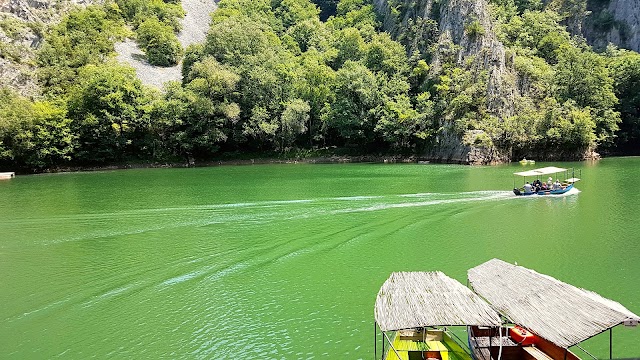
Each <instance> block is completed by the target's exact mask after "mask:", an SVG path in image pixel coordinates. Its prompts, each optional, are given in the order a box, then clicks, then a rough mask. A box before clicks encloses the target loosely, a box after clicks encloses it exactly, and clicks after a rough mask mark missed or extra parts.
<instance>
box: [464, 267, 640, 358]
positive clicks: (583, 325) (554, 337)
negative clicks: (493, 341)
mask: <svg viewBox="0 0 640 360" xmlns="http://www.w3.org/2000/svg"><path fill="white" fill-rule="evenodd" d="M468 276H469V283H470V284H471V286H472V287H473V289H474V291H475V292H476V293H478V294H479V295H480V296H482V297H483V298H485V299H486V300H487V301H489V302H490V303H491V304H492V305H493V307H494V308H495V309H496V310H498V311H499V312H500V313H501V314H503V315H505V316H506V317H508V318H509V319H510V320H511V321H512V322H513V323H514V324H518V325H520V326H523V327H525V328H527V329H529V330H530V331H531V332H533V333H535V334H537V335H539V336H541V337H542V338H544V339H547V340H549V341H551V342H552V343H554V344H556V345H558V346H560V347H562V348H565V349H566V348H569V347H571V346H574V345H576V344H578V343H581V342H582V341H584V340H587V339H589V338H591V337H593V336H595V335H598V334H600V333H602V332H604V331H606V330H608V329H610V328H612V327H614V326H617V325H620V324H623V323H624V324H625V325H626V324H632V325H633V324H637V322H638V321H640V317H638V315H636V314H634V313H632V312H631V311H629V310H628V309H627V308H625V307H624V306H622V305H621V304H619V303H617V302H615V301H613V300H609V299H605V298H603V297H602V296H600V295H598V294H596V293H594V292H591V291H588V290H585V289H581V288H577V287H575V286H573V285H569V284H567V283H564V282H562V281H560V280H557V279H554V278H552V277H551V276H547V275H544V274H540V273H537V272H535V271H533V270H530V269H527V268H525V267H522V266H517V265H512V264H509V263H506V262H504V261H502V260H498V259H492V260H489V261H487V262H486V263H484V264H481V265H478V266H476V267H474V268H473V269H470V270H469V272H468Z"/></svg>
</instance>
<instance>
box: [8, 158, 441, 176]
mask: <svg viewBox="0 0 640 360" xmlns="http://www.w3.org/2000/svg"><path fill="white" fill-rule="evenodd" d="M341 163H425V164H426V163H430V161H428V160H423V159H422V158H419V157H416V156H376V155H361V156H346V155H328V156H314V157H286V158H278V157H256V158H246V159H217V160H210V161H189V162H126V163H121V164H112V165H101V166H63V167H56V168H50V169H44V170H42V171H33V172H27V171H19V170H18V171H16V173H17V174H20V175H25V174H50V173H66V172H82V171H105V170H125V169H153V168H191V167H209V166H234V165H261V164H341Z"/></svg>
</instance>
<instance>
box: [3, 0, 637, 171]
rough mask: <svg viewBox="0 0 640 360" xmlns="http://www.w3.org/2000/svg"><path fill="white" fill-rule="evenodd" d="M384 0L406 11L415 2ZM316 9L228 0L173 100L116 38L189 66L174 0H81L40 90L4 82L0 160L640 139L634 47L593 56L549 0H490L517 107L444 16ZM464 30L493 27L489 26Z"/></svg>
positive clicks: (562, 145)
mask: <svg viewBox="0 0 640 360" xmlns="http://www.w3.org/2000/svg"><path fill="white" fill-rule="evenodd" d="M390 3H392V5H394V4H395V5H394V6H395V7H394V9H395V10H394V11H396V12H397V14H396V15H397V16H399V17H400V16H401V14H402V12H403V11H408V9H407V8H406V6H405V5H406V4H405V3H404V2H401V1H397V0H396V1H390ZM319 5H321V6H322V7H323V10H325V12H324V13H323V14H324V15H325V16H327V20H326V21H321V20H320V16H319V15H320V9H319V8H318V7H317V6H316V5H315V4H313V3H312V2H310V1H309V0H222V1H221V2H220V4H219V9H218V10H217V11H216V12H215V13H214V14H213V15H212V16H213V22H212V25H211V29H210V32H209V36H208V37H207V40H206V41H205V43H203V44H197V45H192V46H190V47H188V48H187V49H186V51H185V52H184V58H183V81H182V82H181V83H177V82H174V83H168V84H167V85H166V88H165V91H164V92H162V93H159V92H157V91H153V90H151V89H148V88H145V87H144V86H142V85H141V83H140V81H139V80H138V79H137V78H136V76H135V72H134V71H133V70H132V69H131V68H128V67H126V66H123V65H120V64H117V63H115V62H114V60H113V44H114V42H115V41H117V40H119V39H122V38H123V37H125V36H127V35H129V33H130V30H129V29H128V27H126V26H125V25H126V24H129V25H130V26H131V27H132V28H133V29H134V31H135V32H136V34H137V39H138V42H139V43H140V44H141V46H142V47H143V48H144V49H146V51H147V56H149V58H150V59H151V58H154V57H157V59H158V62H157V63H158V64H162V65H165V64H166V65H168V64H171V63H175V62H176V61H179V59H181V58H182V54H181V52H182V49H181V48H180V46H179V44H177V43H176V42H174V41H173V40H172V39H173V37H172V35H173V36H175V31H176V30H177V29H178V28H177V25H176V24H177V22H175V19H177V18H178V17H179V16H182V15H181V14H182V13H181V12H180V8H179V4H175V3H172V2H161V1H157V0H153V1H148V0H135V1H134V0H118V1H116V2H107V3H106V4H104V5H101V6H89V7H86V8H84V9H77V10H75V11H73V12H71V13H70V14H69V15H68V16H66V17H65V19H64V20H63V21H62V22H61V23H60V24H58V25H56V26H55V27H53V28H52V29H50V30H49V31H48V32H47V33H46V36H45V42H44V45H43V46H42V47H41V49H40V50H39V54H38V64H39V69H38V73H39V78H40V81H41V83H42V86H43V89H44V94H43V96H42V97H40V98H37V99H31V100H28V99H25V98H22V97H20V96H18V95H16V94H15V93H12V92H11V91H10V90H8V89H5V90H2V91H1V92H0V164H4V165H9V164H10V165H11V166H13V167H21V168H24V169H31V170H35V171H38V170H42V169H46V168H53V167H56V166H64V165H69V164H73V165H104V164H109V163H114V162H123V161H183V160H188V161H191V160H192V159H202V160H206V159H211V158H212V157H215V156H218V155H219V154H222V153H236V154H238V153H242V152H253V153H255V152H260V153H274V152H280V153H286V152H289V151H292V150H294V149H317V148H328V147H339V148H345V149H350V150H349V151H351V152H352V153H360V154H362V153H378V154H380V153H399V154H405V155H418V156H420V155H421V154H424V153H425V152H426V151H428V149H432V148H434V147H437V146H440V145H439V143H438V141H439V139H440V138H441V137H442V136H443V134H444V133H449V134H451V133H453V134H454V135H455V136H457V137H459V138H460V139H461V140H462V142H463V143H464V144H466V145H468V146H473V147H483V148H495V149H498V150H499V151H501V152H503V153H506V154H508V156H510V157H517V156H521V155H522V154H526V153H535V154H539V155H540V157H545V156H546V157H547V158H554V156H555V157H556V158H571V157H575V156H580V155H582V154H583V153H584V152H585V151H588V150H593V149H595V148H596V147H598V146H599V147H601V148H602V147H603V146H611V144H615V142H616V135H617V134H620V139H623V140H624V141H626V142H627V143H628V142H629V141H633V139H637V136H638V129H639V124H638V120H637V115H638V114H637V111H636V109H637V105H636V104H637V103H638V101H640V100H639V99H638V97H637V96H636V94H634V93H633V89H634V87H635V86H636V84H637V83H638V81H640V58H639V56H638V55H637V54H636V53H632V52H627V51H620V50H616V49H613V48H611V49H609V50H608V51H607V52H606V53H603V54H597V53H595V52H593V51H592V50H591V49H590V48H589V47H588V46H587V45H586V44H585V43H584V42H583V41H581V40H580V39H577V38H574V37H572V36H570V34H569V33H568V32H567V30H566V27H565V25H563V24H564V23H563V21H564V19H565V18H563V16H562V15H560V14H559V13H558V12H555V11H553V10H551V9H548V8H547V9H544V8H543V7H542V5H541V4H539V3H534V2H521V1H514V0H496V1H494V2H493V4H492V6H493V10H492V12H493V16H494V18H495V21H496V24H497V26H496V29H495V31H496V36H497V37H498V38H499V40H500V41H501V42H502V43H504V44H505V45H506V47H507V52H508V57H509V63H508V66H510V67H512V68H513V69H514V70H515V72H516V74H517V84H518V87H519V89H518V94H519V97H518V101H517V103H516V105H515V106H516V107H517V108H516V109H514V111H511V112H505V113H501V112H500V111H496V107H495V106H490V105H489V103H490V100H491V101H493V100H492V99H489V96H490V95H491V91H492V90H491V87H492V86H493V85H492V84H491V82H490V81H489V78H490V74H489V73H488V70H486V69H483V68H481V67H478V66H476V65H474V64H477V61H475V60H474V58H473V56H471V57H469V58H462V59H460V58H459V57H458V55H457V54H458V52H459V46H458V45H456V44H455V43H453V42H445V43H443V42H442V41H441V40H440V39H439V37H438V36H439V24H438V20H437V16H434V18H421V19H412V20H411V21H410V22H408V23H405V24H403V25H402V26H403V28H402V29H401V30H402V31H400V32H399V35H398V36H397V40H394V39H393V38H392V37H391V36H390V35H389V34H387V33H385V32H382V31H381V23H380V19H379V18H378V16H377V15H376V14H375V13H374V7H373V5H372V4H371V3H369V1H366V0H342V1H339V2H337V3H336V2H332V1H319ZM334 6H335V8H334ZM403 6H405V7H403ZM332 11H335V14H332V13H331V12H332ZM433 12H437V9H433ZM329 15H331V16H329ZM464 31H465V33H466V35H467V36H468V37H470V38H473V39H476V40H478V41H480V40H481V39H482V38H483V37H486V36H489V35H490V34H489V33H487V31H489V29H486V28H485V27H484V26H483V24H482V23H481V22H480V21H479V20H475V21H473V20H472V21H469V22H468V23H467V24H465V25H464ZM491 31H493V30H491ZM436 57H437V60H438V61H437V64H433V62H434V59H435V58H436ZM620 119H622V123H620ZM618 126H620V127H621V129H622V131H623V132H622V133H621V132H620V131H619V130H618ZM576 154H577V155H576Z"/></svg>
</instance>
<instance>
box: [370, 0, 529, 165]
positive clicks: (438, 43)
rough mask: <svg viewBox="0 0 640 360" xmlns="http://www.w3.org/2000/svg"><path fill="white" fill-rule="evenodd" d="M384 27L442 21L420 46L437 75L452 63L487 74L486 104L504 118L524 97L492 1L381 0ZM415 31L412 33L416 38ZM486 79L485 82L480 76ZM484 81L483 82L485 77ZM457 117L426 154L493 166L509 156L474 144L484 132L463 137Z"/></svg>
mask: <svg viewBox="0 0 640 360" xmlns="http://www.w3.org/2000/svg"><path fill="white" fill-rule="evenodd" d="M374 4H375V7H376V11H377V12H378V13H379V14H380V15H381V16H382V18H383V23H384V27H385V29H386V30H387V31H389V32H390V33H391V34H393V35H395V36H396V37H401V36H402V35H403V34H402V33H403V32H404V31H406V30H407V29H410V28H411V26H412V25H415V24H420V23H421V22H424V20H425V19H428V20H431V21H433V23H434V24H436V25H437V31H433V32H431V34H433V35H435V38H434V39H433V41H431V42H428V44H427V45H428V46H429V48H430V49H425V48H424V46H423V47H422V48H420V46H418V50H420V51H422V52H425V51H429V52H430V57H431V59H430V60H431V61H430V63H429V66H430V75H431V76H432V77H436V76H437V75H438V74H439V73H440V72H441V70H442V65H443V64H444V63H446V62H449V63H450V62H452V61H453V62H455V64H456V66H458V67H461V68H464V69H465V70H469V71H471V73H472V74H474V75H473V76H474V77H477V78H478V79H480V78H481V76H480V74H481V73H482V74H485V75H486V102H487V104H486V107H487V109H488V111H489V112H490V113H491V114H492V115H493V116H495V117H497V118H498V119H501V118H504V117H509V116H511V115H513V113H514V111H515V110H514V109H515V102H516V99H517V98H518V91H517V87H516V78H517V76H516V73H515V71H514V70H513V66H512V63H513V61H512V57H511V56H508V55H507V52H506V50H505V47H504V45H503V44H502V43H501V42H500V41H498V39H497V38H496V35H495V31H494V29H495V25H494V24H493V22H492V18H491V15H490V13H489V6H488V3H487V0H448V1H437V0H418V1H398V0H375V1H374ZM414 35H415V34H412V36H414ZM478 81H481V80H478ZM482 81H483V80H482ZM454 120H455V119H447V118H444V119H441V124H440V126H441V128H442V129H443V131H442V132H441V133H440V134H439V135H438V138H437V140H436V146H434V147H433V148H432V149H431V150H430V151H429V153H427V154H425V156H426V157H429V158H431V159H433V160H436V161H444V162H460V163H474V164H491V163H499V162H504V161H508V160H509V155H510V154H507V153H506V152H505V151H500V150H498V149H497V148H495V147H493V146H485V147H482V146H478V145H474V144H477V143H478V142H477V141H475V140H476V139H478V138H482V137H483V136H485V135H484V134H483V132H482V131H481V130H468V131H467V132H466V133H465V134H463V135H460V134H459V133H457V132H455V131H453V129H452V128H453V122H454Z"/></svg>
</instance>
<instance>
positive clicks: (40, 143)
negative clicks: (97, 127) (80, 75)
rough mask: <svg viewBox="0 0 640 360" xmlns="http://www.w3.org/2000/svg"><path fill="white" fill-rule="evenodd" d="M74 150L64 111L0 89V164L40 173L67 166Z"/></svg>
mask: <svg viewBox="0 0 640 360" xmlns="http://www.w3.org/2000/svg"><path fill="white" fill-rule="evenodd" d="M74 147H75V136H74V135H73V133H72V131H71V129H70V120H69V119H68V118H67V117H66V111H65V109H64V108H61V107H59V106H57V105H55V104H53V103H50V102H35V103H32V102H30V101H28V100H27V99H25V98H22V97H20V96H18V95H16V94H14V93H12V92H10V91H8V90H6V89H0V163H12V164H14V165H17V166H19V167H21V168H24V169H28V170H43V169H47V168H52V167H55V166H57V165H61V164H65V163H67V162H69V161H70V160H71V157H72V155H73V151H74Z"/></svg>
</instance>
